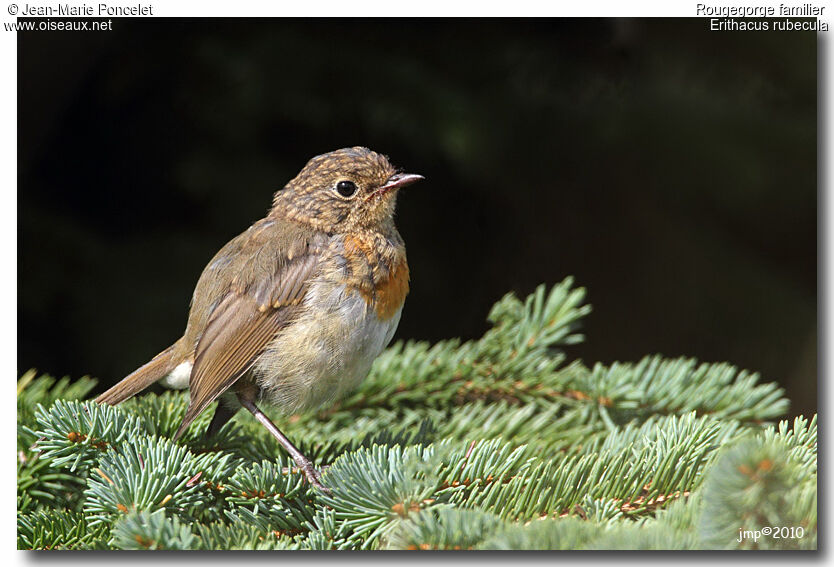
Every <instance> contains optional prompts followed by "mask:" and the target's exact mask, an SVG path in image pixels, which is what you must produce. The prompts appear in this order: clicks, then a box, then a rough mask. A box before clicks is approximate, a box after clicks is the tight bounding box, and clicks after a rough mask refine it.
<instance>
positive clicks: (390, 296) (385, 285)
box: [374, 259, 409, 321]
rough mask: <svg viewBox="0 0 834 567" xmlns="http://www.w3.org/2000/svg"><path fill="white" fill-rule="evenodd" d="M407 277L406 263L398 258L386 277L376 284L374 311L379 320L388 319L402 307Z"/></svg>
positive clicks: (406, 288) (406, 287)
mask: <svg viewBox="0 0 834 567" xmlns="http://www.w3.org/2000/svg"><path fill="white" fill-rule="evenodd" d="M408 278H409V274H408V264H407V263H406V261H405V260H404V259H400V260H398V261H397V263H396V264H394V265H393V266H392V268H391V274H390V276H389V277H388V279H386V280H383V281H381V282H380V283H378V284H377V286H376V302H375V303H374V311H375V312H376V316H377V317H379V318H380V319H381V320H383V321H385V320H387V319H390V318H391V317H393V316H394V315H395V314H396V313H397V311H399V309H400V307H402V305H403V303H404V302H405V296H406V295H408Z"/></svg>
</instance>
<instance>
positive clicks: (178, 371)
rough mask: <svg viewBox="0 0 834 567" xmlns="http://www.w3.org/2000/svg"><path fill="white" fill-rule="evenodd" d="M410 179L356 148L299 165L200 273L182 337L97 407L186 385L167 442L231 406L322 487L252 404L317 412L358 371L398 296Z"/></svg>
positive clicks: (401, 294) (404, 284)
mask: <svg viewBox="0 0 834 567" xmlns="http://www.w3.org/2000/svg"><path fill="white" fill-rule="evenodd" d="M421 179H423V177H422V176H420V175H414V174H406V173H399V172H398V171H397V170H396V169H394V167H392V166H391V164H390V163H389V161H388V159H387V158H386V157H385V156H383V155H380V154H378V153H376V152H373V151H371V150H369V149H367V148H363V147H354V148H345V149H341V150H336V151H334V152H330V153H327V154H323V155H320V156H317V157H314V158H313V159H311V160H310V161H309V162H308V163H307V165H305V166H304V168H303V169H302V170H301V172H300V173H299V174H298V175H297V176H296V177H295V178H294V179H293V180H291V181H290V182H289V183H287V185H286V186H285V187H284V188H283V189H281V190H279V191H277V192H276V193H275V196H274V198H273V202H272V209H271V210H270V211H269V214H268V215H267V216H266V218H263V219H261V220H259V221H257V222H256V223H255V224H253V225H252V226H251V227H249V229H247V230H246V231H245V232H243V233H242V234H240V235H239V236H237V237H236V238H234V239H232V240H231V241H230V242H229V243H228V244H226V245H225V246H224V247H223V248H221V249H220V251H219V252H218V253H217V254H216V255H215V256H214V258H212V260H211V261H210V262H209V263H208V265H207V266H206V267H205V269H204V270H203V273H202V274H201V275H200V279H199V281H198V282H197V287H196V288H195V290H194V296H193V298H192V300H191V310H190V312H189V314H188V323H187V325H186V328H185V334H184V335H183V336H182V337H181V338H180V339H179V340H178V341H177V342H175V343H174V344H173V345H171V346H170V347H168V348H167V349H165V350H164V351H162V352H161V353H159V354H158V355H157V356H155V357H154V358H153V359H152V360H151V361H150V362H148V363H147V364H145V365H144V366H142V367H140V368H139V369H137V370H135V371H134V372H133V373H131V374H130V375H128V376H127V377H125V378H124V379H123V380H122V381H121V382H119V383H118V384H116V385H115V386H113V387H112V388H110V389H109V390H107V391H106V392H104V393H103V394H101V395H100V396H99V397H98V398H96V401H97V402H99V403H106V404H114V405H115V404H118V403H120V402H122V401H124V400H126V399H128V398H130V397H131V396H134V395H135V394H137V393H139V392H141V391H142V390H144V389H145V388H147V387H148V386H150V385H151V384H153V383H154V382H157V381H160V380H162V384H164V385H166V386H168V387H172V388H186V387H187V388H188V389H189V390H190V399H189V402H188V408H187V409H186V412H185V416H184V417H183V420H182V424H181V425H180V427H179V429H178V430H177V432H176V435H174V439H175V440H176V439H178V438H179V437H180V436H181V435H182V434H183V432H184V431H185V430H186V429H187V428H188V426H189V425H190V424H191V423H192V422H193V421H194V419H195V418H196V417H197V416H198V415H199V414H200V413H202V412H203V411H204V410H205V409H206V408H207V407H208V406H209V405H210V404H211V403H212V402H214V401H215V400H218V399H219V400H220V403H218V405H217V409H216V410H215V413H214V417H213V418H212V420H211V423H210V425H209V428H208V435H213V434H215V433H216V432H217V431H218V430H219V429H220V428H221V427H222V426H223V425H224V424H225V423H226V422H227V421H229V420H230V419H231V418H232V416H234V414H235V413H236V412H237V411H238V410H239V409H240V407H241V406H242V407H244V408H246V409H247V410H248V411H249V412H251V413H252V415H254V416H255V418H256V419H257V420H258V421H259V422H260V423H261V424H263V425H264V427H266V429H267V430H268V431H269V432H270V433H271V434H272V435H273V436H274V437H275V438H276V439H277V440H278V442H279V443H281V445H282V446H283V447H284V448H285V449H286V450H287V451H288V452H289V454H290V455H291V456H292V458H293V460H294V461H295V463H296V465H297V466H298V468H299V469H300V470H302V471H304V474H305V476H306V478H307V480H308V481H309V482H310V483H311V484H313V485H314V486H316V487H317V488H319V489H321V490H323V491H328V490H327V488H326V487H324V486H323V485H322V484H321V482H320V480H319V476H320V475H319V473H318V471H316V469H315V468H314V467H313V464H312V463H311V462H310V460H309V459H308V458H307V457H305V456H304V455H303V454H302V453H301V451H299V450H298V449H297V448H296V447H295V445H293V444H292V442H290V440H289V439H287V437H286V436H285V435H284V434H283V433H281V431H280V430H279V429H278V428H277V427H276V426H275V424H274V423H272V421H271V420H270V419H269V418H268V417H267V416H266V415H265V414H264V413H263V412H262V411H261V410H260V409H259V408H258V406H257V405H256V403H260V402H263V403H268V404H272V405H274V406H277V407H278V408H280V410H281V412H282V413H283V414H285V415H287V414H292V413H295V412H298V411H301V410H305V409H312V408H316V407H319V406H321V405H324V404H326V403H328V402H332V401H334V400H336V399H338V398H339V397H341V396H344V395H345V394H347V393H348V392H349V391H351V390H352V389H353V388H355V387H356V386H357V385H358V384H359V382H361V380H362V379H363V378H364V377H365V376H366V375H367V374H368V371H369V370H370V368H371V363H373V361H374V359H375V358H376V357H377V356H378V355H379V354H380V352H382V349H384V348H385V346H386V345H387V344H388V343H389V342H390V341H391V337H392V336H393V335H394V331H395V330H396V329H397V325H398V323H399V321H400V314H401V312H402V308H403V303H404V301H405V296H406V295H407V294H408V282H409V272H408V263H407V262H406V256H405V245H404V243H403V239H402V237H401V236H400V234H399V232H397V229H396V227H395V226H394V206H395V203H396V198H397V192H398V190H399V189H400V188H402V187H404V186H406V185H410V184H411V183H414V182H415V181H419V180H421Z"/></svg>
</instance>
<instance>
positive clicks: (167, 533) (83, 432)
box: [17, 279, 817, 550]
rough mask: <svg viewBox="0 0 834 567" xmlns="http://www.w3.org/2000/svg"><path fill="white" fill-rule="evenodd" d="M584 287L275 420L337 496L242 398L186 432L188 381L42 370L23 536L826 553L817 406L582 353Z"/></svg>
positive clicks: (28, 400)
mask: <svg viewBox="0 0 834 567" xmlns="http://www.w3.org/2000/svg"><path fill="white" fill-rule="evenodd" d="M584 299H585V291H584V290H583V289H582V288H575V287H574V286H573V282H572V280H571V279H567V280H565V281H564V282H562V283H561V284H559V285H557V286H555V287H553V288H552V289H551V290H549V291H548V290H546V289H545V287H544V286H540V287H539V288H537V289H536V290H535V292H534V293H533V294H531V295H530V296H529V297H528V298H526V300H525V301H521V300H519V299H518V298H517V297H516V296H515V295H513V294H508V295H506V296H505V297H504V298H502V299H501V300H500V301H499V302H498V303H496V304H495V306H494V307H493V309H492V310H491V312H490V314H489V320H490V322H491V323H492V328H491V329H490V330H489V331H487V332H486V333H485V334H484V336H483V337H481V338H480V339H479V340H475V341H467V342H461V341H459V340H448V341H442V342H439V343H436V344H433V345H430V344H428V343H425V342H415V341H409V342H406V343H397V344H395V345H393V346H392V347H390V348H389V349H388V350H386V351H385V352H384V353H383V354H382V355H381V356H380V357H379V359H378V360H377V361H376V363H375V364H374V367H373V369H372V370H371V373H370V375H369V376H368V378H367V379H366V380H365V381H364V382H363V384H362V385H361V387H360V388H359V389H358V390H357V391H356V392H354V393H353V394H351V395H350V396H349V397H347V398H346V399H344V400H342V401H340V402H338V403H337V404H335V405H334V406H331V407H328V408H324V409H322V410H321V411H318V412H310V413H306V414H300V415H293V416H278V415H276V416H274V418H275V419H276V421H277V423H278V424H279V427H281V428H282V430H283V431H284V432H285V433H286V434H287V435H288V436H289V437H290V438H291V439H293V440H294V442H296V443H297V444H298V445H299V446H300V448H301V449H302V451H304V452H305V453H306V454H308V455H309V456H311V457H313V458H314V460H315V461H316V462H317V464H318V465H319V466H323V467H324V471H325V472H324V474H323V482H324V483H325V484H326V485H327V486H328V487H329V488H330V489H331V490H332V493H331V494H323V493H320V492H317V491H315V490H313V489H311V487H310V486H309V485H308V484H307V483H306V481H305V480H304V478H303V475H302V474H300V473H299V472H298V471H297V470H295V469H294V468H293V466H292V464H293V463H292V461H291V460H290V459H289V458H288V457H287V455H286V454H285V453H284V452H283V450H282V449H281V448H280V447H279V446H278V445H277V443H275V442H274V440H273V439H272V438H271V437H270V436H269V435H268V433H267V432H266V431H265V430H264V429H263V428H262V427H261V426H260V425H259V424H258V423H257V422H255V421H254V420H253V419H252V418H251V417H249V416H248V415H243V412H241V413H240V414H239V415H238V416H236V417H235V418H234V419H233V420H232V421H231V422H230V423H228V424H226V425H225V426H224V427H223V428H222V429H221V431H220V432H219V434H218V435H217V436H216V437H214V438H212V439H207V438H205V435H204V431H205V428H206V427H207V425H208V421H209V419H210V413H211V412H206V414H205V415H203V416H200V417H199V418H198V420H197V421H196V422H195V423H194V424H193V425H192V426H191V428H190V429H189V431H188V433H187V434H186V435H185V436H184V437H183V438H182V439H180V440H179V441H177V442H174V441H172V439H171V437H172V436H173V434H174V432H175V431H176V429H177V427H178V426H179V423H180V420H181V419H182V415H183V413H184V411H185V407H186V402H187V397H186V396H187V394H185V393H182V392H166V393H164V394H161V395H156V394H144V395H141V396H139V397H137V398H135V399H133V400H130V401H128V402H126V403H125V404H123V405H121V406H117V407H109V406H99V405H97V404H96V403H94V402H92V401H90V400H86V401H84V398H85V397H87V396H88V395H89V393H90V392H91V390H92V389H93V387H94V386H95V381H93V380H92V379H89V378H82V379H80V380H77V381H75V382H72V381H70V380H68V379H66V378H64V379H62V380H58V381H56V380H54V379H53V378H51V377H49V376H41V377H36V373H35V372H34V371H30V372H27V373H26V374H24V375H23V376H22V377H21V378H20V380H19V381H18V390H17V395H18V433H17V439H18V547H19V548H20V549H297V550H324V549H413V550H424V549H444V550H457V549H770V548H774V549H816V545H817V544H816V537H817V536H816V534H817V519H816V518H817V511H816V506H817V493H816V483H817V452H816V443H817V439H816V431H817V424H816V416H812V417H811V418H810V419H808V418H804V417H799V418H797V419H796V420H794V422H793V423H792V424H791V423H788V422H786V421H781V422H778V423H776V420H777V419H778V418H779V417H780V416H781V415H783V414H784V413H785V411H786V410H787V404H788V402H787V400H786V399H785V398H784V397H783V393H782V390H781V389H780V388H779V387H778V386H777V385H776V384H773V383H762V382H760V380H759V376H758V374H756V373H752V372H748V371H746V370H740V369H738V368H736V367H734V366H732V365H730V364H727V363H701V362H698V361H697V360H694V359H691V358H673V359H669V358H664V357H662V356H660V355H653V356H647V357H645V358H643V359H642V360H640V361H638V362H636V363H614V364H611V365H603V364H594V365H591V366H586V365H585V364H583V363H582V362H581V361H578V360H576V361H573V362H570V361H569V358H568V356H569V352H570V348H569V347H570V345H572V344H575V343H577V342H579V341H581V340H583V338H584V337H583V336H582V335H581V334H580V333H579V331H578V328H579V325H580V323H581V320H582V318H583V317H584V316H586V315H587V314H588V313H589V312H590V306H588V305H587V304H585V303H584ZM786 528H787V529H786ZM800 531H801V535H799V533H800ZM756 534H758V535H756ZM767 534H769V535H767ZM791 534H792V535H791Z"/></svg>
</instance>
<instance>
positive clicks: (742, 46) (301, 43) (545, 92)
mask: <svg viewBox="0 0 834 567" xmlns="http://www.w3.org/2000/svg"><path fill="white" fill-rule="evenodd" d="M113 28H114V31H112V32H98V33H92V32H90V33H66V32H64V33H19V34H18V88H19V93H18V132H19V146H18V160H19V166H18V172H19V179H18V207H19V209H18V222H19V224H18V237H19V240H18V245H19V256H18V294H19V295H18V370H19V372H23V371H25V370H27V369H28V368H30V367H36V368H38V369H39V370H40V371H42V372H48V373H51V374H54V375H58V376H62V375H70V376H73V377H79V376H81V375H84V374H90V375H93V376H95V377H98V378H99V379H100V381H101V382H100V385H101V388H100V389H103V388H104V387H105V386H107V385H108V384H111V383H113V382H115V381H116V380H117V379H119V378H121V377H122V376H124V375H125V374H127V373H128V372H130V371H131V370H133V369H134V368H135V367H137V366H139V365H140V364H142V363H144V362H146V361H147V360H148V359H149V358H150V357H151V356H152V355H154V354H156V353H157V352H158V351H160V350H162V349H163V348H164V347H166V346H167V345H169V344H170V343H172V342H173V341H174V340H175V339H176V338H177V337H178V336H179V335H180V334H181V332H182V330H183V329H184V326H185V320H186V315H187V310H188V302H189V300H190V297H191V293H192V290H193V286H194V284H195V283H196V281H197V278H198V276H199V274H200V271H201V270H202V268H203V267H204V266H205V264H206V263H207V262H208V260H209V259H210V258H211V256H212V255H213V254H214V252H215V251H216V250H217V249H219V248H220V247H221V246H222V245H223V244H224V243H225V242H226V241H227V240H229V239H230V238H231V237H233V236H235V235H236V234H238V233H239V232H241V231H243V230H244V229H245V228H246V227H247V226H249V224H250V223H251V222H252V221H254V220H256V219H258V218H261V217H262V216H263V215H264V214H265V212H266V209H267V207H268V206H269V203H270V200H271V195H272V193H273V192H274V191H275V190H276V189H278V188H280V187H282V186H283V184H284V183H285V182H286V181H287V180H289V179H290V178H291V177H293V176H294V175H295V174H296V173H297V171H298V170H299V169H300V168H301V167H302V166H303V165H304V163H305V162H306V161H307V159H309V158H310V157H312V156H314V155H316V154H320V153H324V152H326V151H330V150H333V149H336V148H340V147H344V146H351V145H366V146H368V147H370V148H372V149H374V150H377V151H380V152H382V153H385V154H387V155H389V156H390V157H391V160H392V161H393V162H394V163H395V165H398V166H400V167H402V168H403V169H405V170H406V171H409V172H415V173H421V174H423V175H425V176H426V178H427V181H425V182H423V183H422V184H420V185H417V186H414V187H413V188H409V189H407V190H406V191H404V192H403V194H402V195H401V197H400V200H399V209H398V226H399V228H400V232H401V233H402V234H403V236H404V238H405V240H406V243H407V245H408V254H409V263H410V264H411V271H412V291H411V295H410V296H409V299H408V301H407V302H406V307H405V311H404V313H403V318H402V322H401V324H400V327H399V331H398V333H397V337H398V338H414V339H426V340H430V341H436V340H439V339H443V338H449V337H454V336H460V337H463V338H465V339H468V338H475V337H478V336H479V335H480V334H482V333H483V331H484V330H485V329H486V328H487V323H486V320H485V318H486V315H487V312H488V310H489V308H490V306H491V305H492V304H493V302H494V301H495V300H497V299H498V298H499V297H501V296H502V295H503V294H504V293H505V292H507V291H509V290H515V291H516V292H517V293H518V294H519V295H521V296H524V295H526V294H528V293H529V292H531V291H532V290H533V288H534V287H535V286H536V285H537V284H539V283H542V282H546V283H548V284H553V283H556V282H558V281H560V280H562V279H563V278H564V277H565V276H567V275H575V276H576V281H577V283H578V284H580V285H583V286H586V287H587V288H588V290H589V301H590V302H591V303H592V304H593V306H594V312H593V314H592V315H591V316H590V317H588V319H587V321H586V322H585V332H586V335H587V340H586V343H585V344H582V345H579V346H576V347H571V349H570V352H571V355H573V356H575V357H581V358H583V359H584V360H585V361H586V362H587V363H593V362H596V361H601V362H606V363H609V362H612V361H614V360H637V359H639V358H641V357H642V356H643V355H645V354H648V353H656V352H659V353H662V354H664V355H667V356H678V355H692V356H696V357H698V358H700V359H703V360H706V361H724V360H726V361H730V362H732V363H734V364H737V365H739V366H741V367H744V368H749V369H752V370H758V371H761V372H762V374H763V379H764V380H768V381H771V380H776V381H779V382H780V383H781V384H782V385H784V387H785V388H786V389H787V392H788V396H789V397H790V398H791V400H792V402H793V404H792V408H791V413H800V412H805V413H810V412H814V411H816V371H817V362H816V355H817V349H816V340H817V331H816V329H817V318H816V309H817V300H816V293H817V288H816V281H817V241H816V234H817V193H816V182H817V179H816V170H817V168H816V155H817V154H816V136H817V124H816V118H817V116H816V113H817V106H816V105H817V94H816V93H817V84H816V82H817V71H816V62H817V52H816V35H815V34H814V33H802V32H785V33H776V32H762V33H753V32H735V33H732V32H726V33H719V32H710V31H709V30H708V21H707V20H701V19H678V20H660V19H651V20H577V19H571V20H523V19H513V20H445V19H432V20H388V19H372V20H371V19H369V20H292V19H288V20H257V21H255V20H240V19H236V20H211V19H203V20H161V19H152V20H150V19H145V20H134V19H117V20H114V21H113Z"/></svg>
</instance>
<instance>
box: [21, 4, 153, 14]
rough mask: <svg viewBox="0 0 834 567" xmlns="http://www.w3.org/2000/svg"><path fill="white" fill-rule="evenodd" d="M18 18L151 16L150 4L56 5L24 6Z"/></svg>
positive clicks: (151, 7) (151, 8)
mask: <svg viewBox="0 0 834 567" xmlns="http://www.w3.org/2000/svg"><path fill="white" fill-rule="evenodd" d="M17 15H18V16H22V17H33V16H35V17H37V16H81V17H89V16H153V15H154V13H153V6H151V5H150V4H145V5H143V4H135V5H132V6H123V5H114V4H76V5H73V4H56V5H53V6H35V5H32V4H24V5H23V8H22V9H21V10H20V12H18V13H17Z"/></svg>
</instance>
